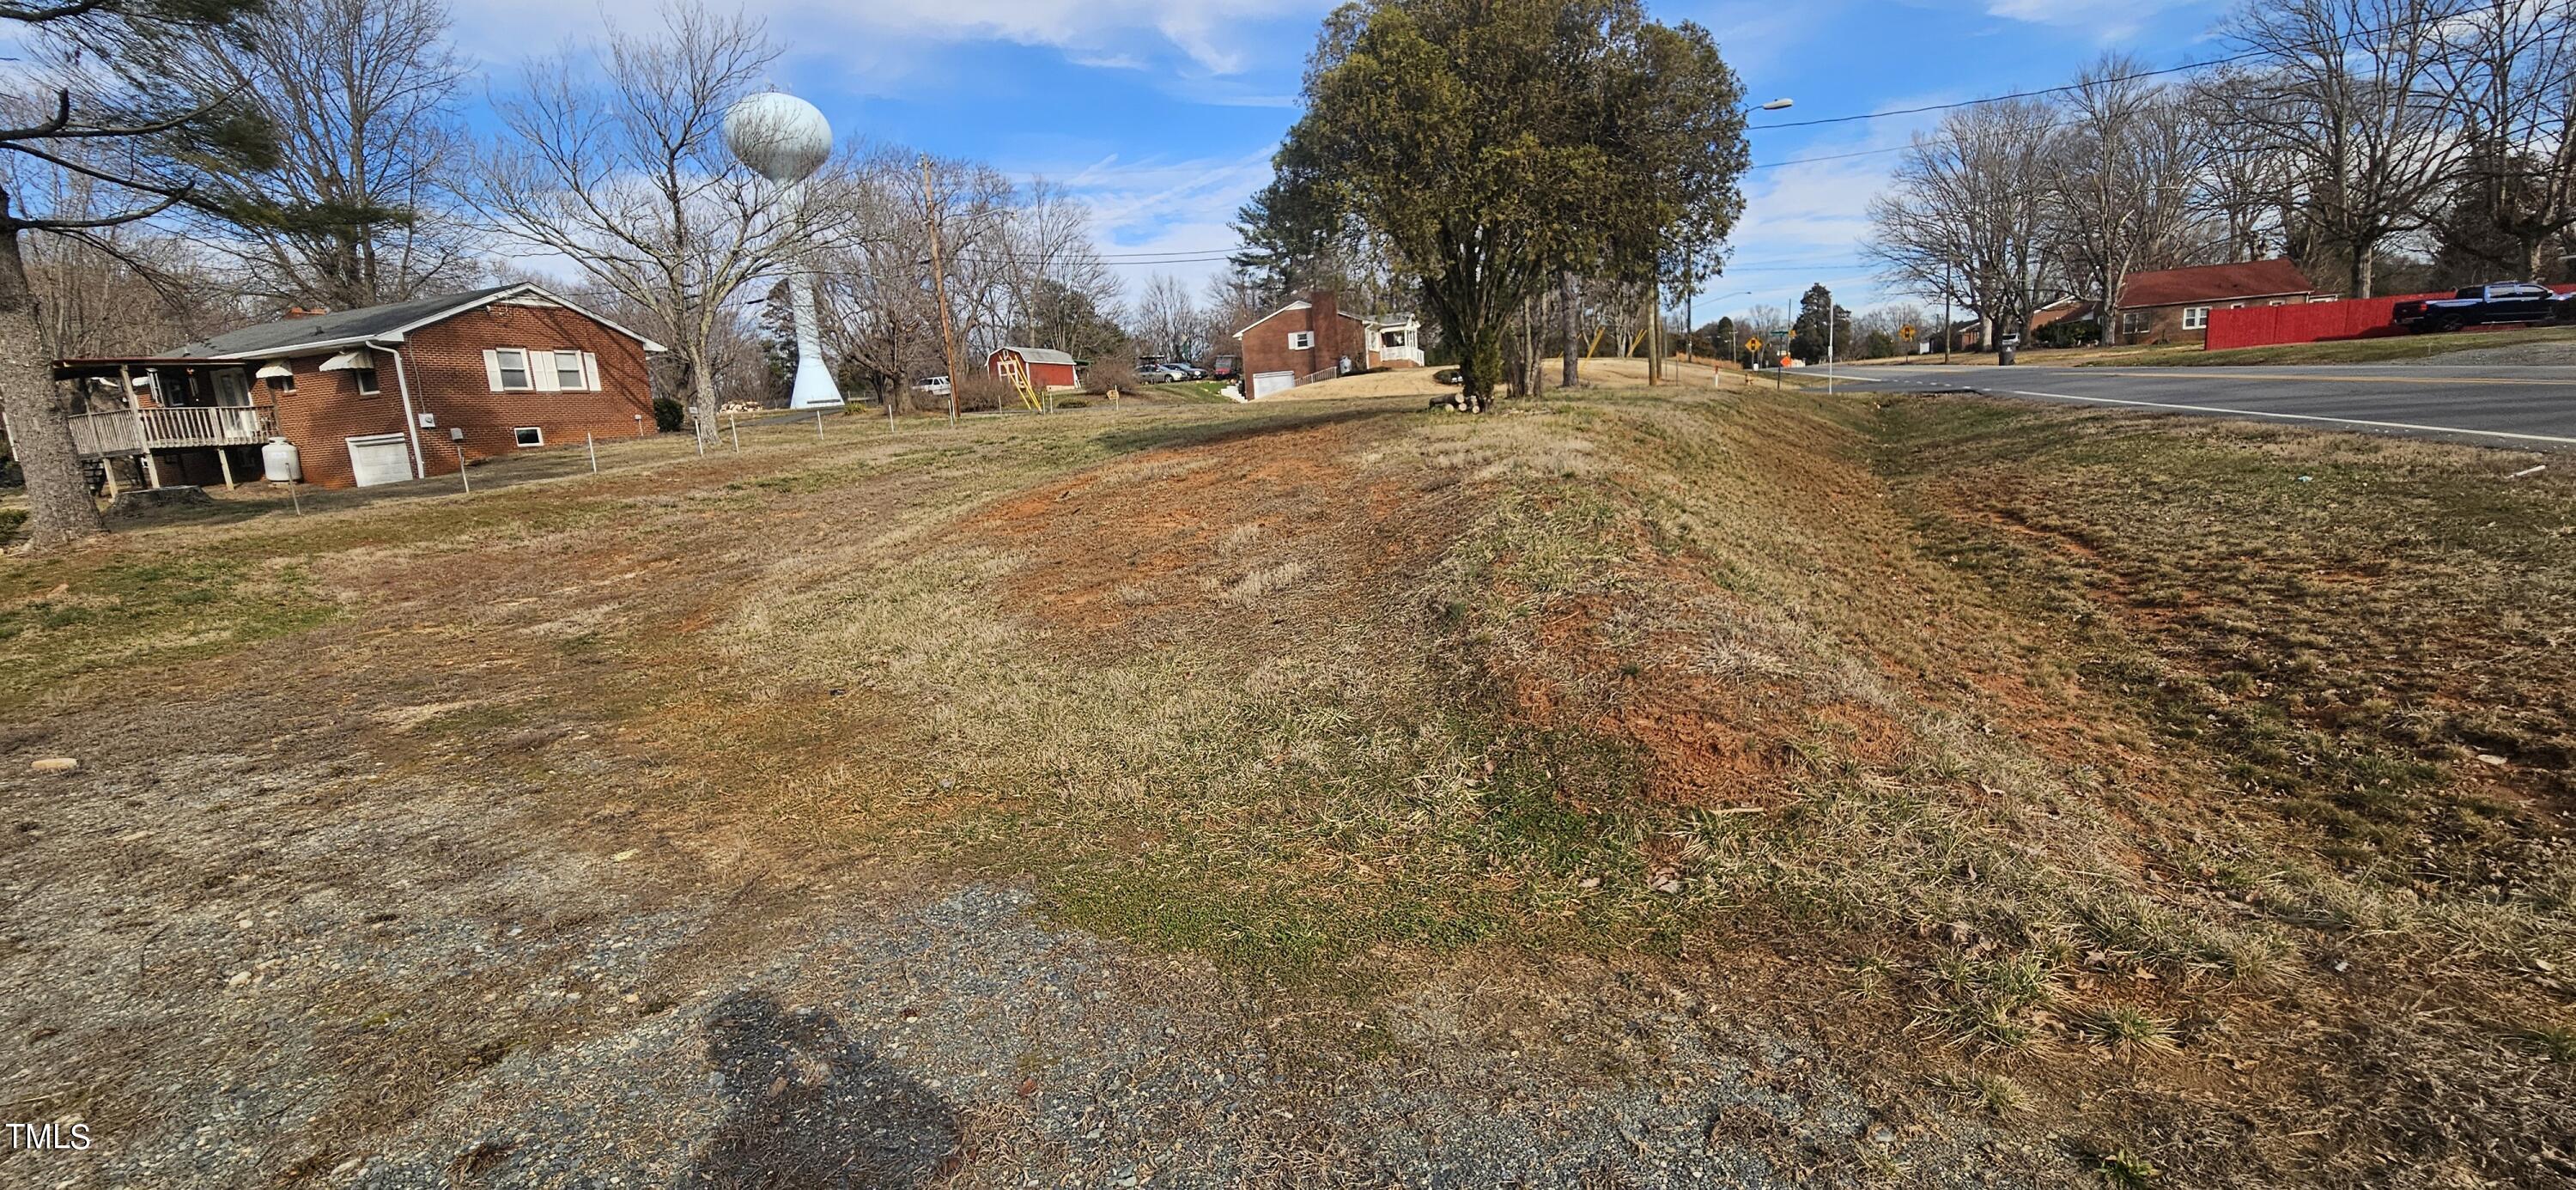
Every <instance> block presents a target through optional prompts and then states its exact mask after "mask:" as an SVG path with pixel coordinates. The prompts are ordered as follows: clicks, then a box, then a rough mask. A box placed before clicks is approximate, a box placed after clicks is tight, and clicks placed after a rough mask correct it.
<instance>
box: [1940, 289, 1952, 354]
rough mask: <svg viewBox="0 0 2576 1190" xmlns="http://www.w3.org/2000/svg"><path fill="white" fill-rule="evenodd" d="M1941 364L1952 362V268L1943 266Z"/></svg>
mask: <svg viewBox="0 0 2576 1190" xmlns="http://www.w3.org/2000/svg"><path fill="white" fill-rule="evenodd" d="M1941 362H1942V363H1945V364H1946V363H1949V362H1950V266H1948V265H1946V264H1945V265H1942V266H1941Z"/></svg>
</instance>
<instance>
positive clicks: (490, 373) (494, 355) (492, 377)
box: [483, 347, 501, 393]
mask: <svg viewBox="0 0 2576 1190" xmlns="http://www.w3.org/2000/svg"><path fill="white" fill-rule="evenodd" d="M483 378H484V379H485V380H488V381H491V382H492V391H493V392H496V393H497V392H499V391H501V353H500V351H499V350H498V349H496V348H491V347H486V348H484V349H483Z"/></svg>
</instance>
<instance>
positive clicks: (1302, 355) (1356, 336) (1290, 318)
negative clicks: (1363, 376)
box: [1243, 292, 1368, 379]
mask: <svg viewBox="0 0 2576 1190" xmlns="http://www.w3.org/2000/svg"><path fill="white" fill-rule="evenodd" d="M1306 300H1307V301H1308V302H1310V303H1312V304H1311V305H1309V306H1307V307H1306V308H1305V309H1303V310H1290V311H1288V312H1287V313H1284V314H1280V315H1278V316H1276V317H1273V318H1271V319H1270V320H1268V321H1266V322H1262V323H1260V324H1258V325H1256V326H1254V327H1252V329H1250V330H1247V331H1245V332H1243V373H1244V376H1245V377H1246V378H1247V379H1248V378H1250V377H1252V376H1255V375H1258V374H1260V373H1263V372H1294V373H1296V374H1297V375H1298V376H1299V377H1300V378H1303V377H1305V376H1307V375H1309V374H1311V373H1315V372H1321V371H1323V370H1324V369H1326V368H1330V367H1333V366H1335V365H1337V364H1338V363H1339V362H1340V361H1341V357H1343V356H1345V355H1347V356H1349V357H1351V367H1353V368H1365V367H1367V366H1368V342H1367V339H1366V336H1365V335H1364V333H1363V331H1362V328H1361V326H1360V324H1359V323H1358V322H1357V321H1356V320H1354V319H1349V318H1344V317H1342V316H1341V311H1340V307H1339V306H1338V305H1336V304H1335V302H1334V300H1333V295H1332V294H1329V293H1322V292H1316V293H1309V294H1307V295H1306ZM1298 331H1313V332H1315V345H1314V346H1312V347H1309V348H1306V349H1304V350H1296V349H1293V348H1291V347H1289V346H1288V336H1289V335H1291V334H1294V333H1296V332H1298Z"/></svg>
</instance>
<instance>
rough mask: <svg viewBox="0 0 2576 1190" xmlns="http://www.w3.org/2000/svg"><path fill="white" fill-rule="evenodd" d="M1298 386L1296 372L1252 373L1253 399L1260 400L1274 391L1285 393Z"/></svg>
mask: <svg viewBox="0 0 2576 1190" xmlns="http://www.w3.org/2000/svg"><path fill="white" fill-rule="evenodd" d="M1295 387H1297V374H1296V373H1295V372H1255V373H1253V374H1252V399H1253V400H1256V401H1258V400H1260V399H1261V398H1263V397H1266V396H1269V395H1270V394H1272V393H1284V392H1287V391H1288V390H1289V389H1292V388H1295Z"/></svg>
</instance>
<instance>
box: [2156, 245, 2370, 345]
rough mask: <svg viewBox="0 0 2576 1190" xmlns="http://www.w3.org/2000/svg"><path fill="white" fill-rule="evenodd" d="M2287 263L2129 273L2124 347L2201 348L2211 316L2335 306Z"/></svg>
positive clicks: (2330, 297) (2205, 339) (2242, 264)
mask: <svg viewBox="0 0 2576 1190" xmlns="http://www.w3.org/2000/svg"><path fill="white" fill-rule="evenodd" d="M2333 300H2334V295H2333V294H2331V293H2321V292H2319V291H2318V290H2317V287H2316V286H2315V285H2314V284H2313V283H2311V282H2310V281H2309V280H2308V277H2307V274H2305V273H2302V272H2300V271H2299V266H2298V265H2297V264H2296V263H2294V262H2292V261H2290V260H2289V259H2287V258H2282V259H2277V260H2254V261H2246V262H2243V263H2239V264H2205V265H2196V266H2194V267H2191V268H2184V269H2159V270H2156V271H2154V272H2148V273H2131V274H2129V275H2128V276H2127V277H2125V278H2123V279H2122V280H2121V283H2120V307H2119V318H2118V320H2117V321H2118V328H2119V330H2118V334H2119V341H2120V342H2122V343H2201V342H2206V341H2208V338H2209V312H2210V311H2211V310H2223V309H2230V308H2242V307H2246V306H2290V305H2299V304H2302V303H2305V302H2326V301H2333Z"/></svg>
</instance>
